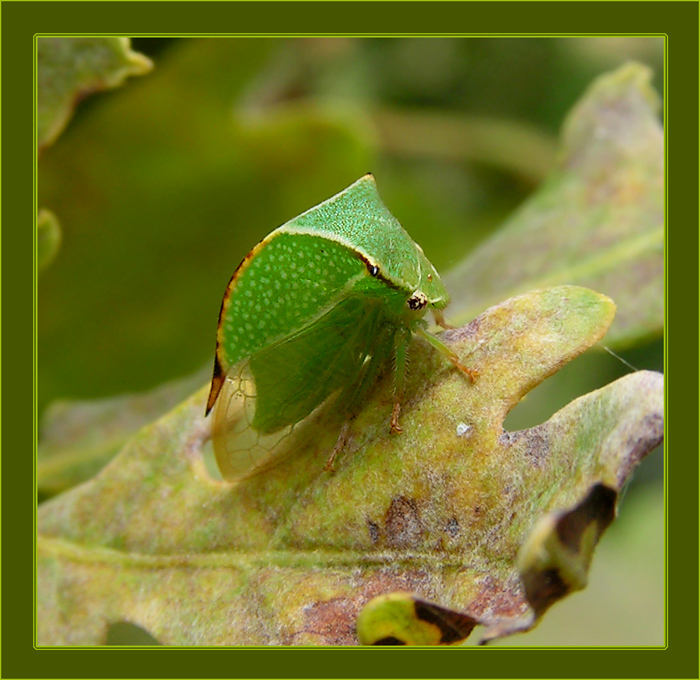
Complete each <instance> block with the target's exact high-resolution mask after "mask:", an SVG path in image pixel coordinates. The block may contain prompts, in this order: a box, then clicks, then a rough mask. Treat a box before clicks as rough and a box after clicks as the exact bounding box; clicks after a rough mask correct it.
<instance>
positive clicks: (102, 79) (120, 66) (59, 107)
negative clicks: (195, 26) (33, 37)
mask: <svg viewBox="0 0 700 680" xmlns="http://www.w3.org/2000/svg"><path fill="white" fill-rule="evenodd" d="M151 68H152V64H151V61H150V60H149V59H148V58H147V57H145V56H143V55H142V54H138V53H137V52H133V51H132V50H131V48H130V41H129V39H128V38H38V39H37V69H38V70H37V78H38V83H37V87H38V89H37V135H38V144H39V149H41V148H43V147H45V146H47V145H49V144H52V143H53V142H54V141H55V139H56V137H58V135H59V134H60V133H61V132H62V130H63V129H64V128H65V126H66V125H67V124H68V120H69V119H70V117H71V115H72V113H73V109H74V108H75V106H76V104H77V103H78V102H79V101H80V100H81V99H82V98H84V97H85V96H87V95H88V94H90V93H91V92H95V91H98V90H106V89H110V88H114V87H117V86H119V85H121V84H122V83H123V82H124V80H125V79H126V78H128V77H129V76H132V75H142V74H144V73H147V72H148V71H150V70H151Z"/></svg>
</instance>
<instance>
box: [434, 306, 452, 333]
mask: <svg viewBox="0 0 700 680" xmlns="http://www.w3.org/2000/svg"><path fill="white" fill-rule="evenodd" d="M432 312H433V318H434V319H435V323H436V324H437V325H438V326H440V328H444V329H445V330H451V329H452V328H454V326H450V324H448V323H447V321H445V315H444V314H443V313H442V310H441V309H435V308H433V309H432Z"/></svg>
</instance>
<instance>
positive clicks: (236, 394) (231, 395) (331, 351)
mask: <svg viewBox="0 0 700 680" xmlns="http://www.w3.org/2000/svg"><path fill="white" fill-rule="evenodd" d="M394 334H395V328H394V327H393V326H391V325H387V324H386V323H385V322H383V321H382V316H381V313H380V308H379V307H378V306H375V305H369V306H368V305H367V304H366V303H362V304H361V305H360V303H359V301H358V300H349V301H347V302H346V303H342V304H339V305H337V306H336V307H335V308H334V309H333V310H331V311H330V312H328V313H327V314H326V315H325V316H324V317H322V319H320V320H318V321H317V322H315V323H314V324H313V326H310V327H309V328H307V329H306V330H304V331H303V332H300V333H298V334H296V335H295V336H293V337H290V338H287V339H285V340H284V341H283V342H280V343H278V344H276V345H272V346H270V347H267V348H265V349H264V350H262V351H261V352H258V353H257V354H255V355H253V356H252V357H250V358H249V359H246V360H244V361H243V362H240V363H239V364H237V365H236V366H235V367H233V369H232V370H231V371H229V374H228V375H227V378H226V381H225V382H224V385H223V387H222V389H221V393H220V394H219V398H218V400H217V402H216V406H215V408H214V421H213V426H212V442H213V446H214V453H215V455H216V460H217V463H218V465H219V469H220V470H221V474H222V475H223V476H224V478H225V479H228V480H232V481H235V480H240V479H244V478H246V477H250V476H252V475H254V474H258V473H259V472H262V471H264V470H267V469H269V468H270V467H272V466H274V465H275V464H277V463H278V462H280V461H281V460H283V459H284V458H286V457H287V456H288V455H290V454H291V453H293V452H294V451H296V450H298V448H299V447H300V446H301V445H302V444H303V443H304V442H305V441H307V439H306V437H308V436H312V434H308V432H309V431H310V428H301V425H302V423H304V422H306V421H307V420H308V419H309V418H311V417H314V416H315V415H316V414H317V413H318V412H319V411H320V410H321V409H323V408H324V407H325V406H326V405H329V402H332V404H331V405H332V406H333V409H331V410H332V411H333V414H334V417H335V418H336V419H338V418H340V419H342V418H343V417H346V418H347V417H350V416H351V415H352V414H353V410H354V409H355V408H356V407H357V404H358V402H359V401H361V400H362V399H364V397H365V396H366V394H367V392H368V390H369V389H370V387H371V386H372V384H373V383H374V382H375V378H376V374H377V372H378V371H379V370H380V369H381V367H382V366H383V365H384V364H385V363H386V360H387V358H388V357H389V356H390V355H391V353H392V349H393V341H394V340H393V339H394ZM341 422H342V421H341ZM302 429H304V436H302V435H301V434H300V433H298V432H295V430H302ZM292 435H294V436H292ZM330 453H331V452H330V451H329V455H330Z"/></svg>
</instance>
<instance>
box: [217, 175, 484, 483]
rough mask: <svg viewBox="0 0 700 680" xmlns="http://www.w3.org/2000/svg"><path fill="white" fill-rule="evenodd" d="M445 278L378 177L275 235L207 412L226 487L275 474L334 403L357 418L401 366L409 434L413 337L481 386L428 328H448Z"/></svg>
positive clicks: (237, 320)
mask: <svg viewBox="0 0 700 680" xmlns="http://www.w3.org/2000/svg"><path fill="white" fill-rule="evenodd" d="M447 302H448V295H447V291H446V290H445V287H444V286H443V284H442V282H441V281H440V277H439V275H438V273H437V271H436V270H435V268H434V267H433V265H432V264H430V262H429V261H428V259H427V258H426V257H425V255H424V254H423V251H422V250H421V248H420V246H418V245H417V244H416V243H414V242H413V240H412V239H411V237H410V236H409V235H408V234H407V233H406V231H405V230H404V228H403V227H402V226H401V225H400V224H399V222H398V221H397V220H396V218H395V217H394V216H393V215H392V214H391V213H390V212H389V210H388V209H387V208H386V206H385V205H384V203H382V200H381V198H380V197H379V193H378V192H377V187H376V184H375V181H374V177H373V176H372V175H365V176H364V177H362V178H361V179H359V180H358V181H357V182H355V183H354V184H352V185H351V186H349V187H348V188H347V189H345V190H344V191H341V192H340V193H339V194H337V195H336V196H333V197H332V198H329V199H328V200H327V201H324V202H323V203H321V204H319V205H317V206H316V207H314V208H311V209H310V210H307V211H306V212H304V213H302V214H301V215H299V216H298V217H295V218H294V219H293V220H290V221H289V222H287V223H285V224H283V225H282V226H281V227H279V228H277V229H275V230H274V231H273V232H272V233H270V234H269V235H268V236H267V237H265V238H264V239H263V240H262V241H261V242H260V243H259V244H258V245H257V246H255V248H253V250H251V251H250V253H249V254H248V255H247V256H246V257H245V258H244V259H243V261H242V262H241V264H240V265H239V266H238V268H237V269H236V271H235V273H234V274H233V276H232V278H231V280H230V282H229V284H228V287H227V288H226V293H225V294H224V299H223V302H222V304H221V312H220V314H219V325H218V331H217V346H216V356H215V360H214V375H213V378H212V384H211V390H210V393H209V399H208V401H207V410H206V412H207V414H208V413H209V411H211V409H212V408H213V407H214V406H215V405H216V408H215V412H214V423H213V427H212V441H213V445H214V452H215V455H216V459H217V462H218V465H219V468H220V470H221V472H222V474H223V476H224V477H225V478H226V479H232V480H235V479H241V478H244V477H247V476H249V475H252V474H255V473H256V472H260V471H261V470H264V469H266V468H268V467H270V466H271V465H273V464H274V463H275V462H276V460H277V459H278V458H279V454H280V451H281V450H282V448H283V447H282V442H283V441H284V440H285V438H286V437H287V435H288V434H289V433H290V432H291V431H292V430H293V429H294V427H295V426H296V425H297V424H298V423H300V422H301V421H302V420H304V419H305V418H306V417H307V416H309V415H310V414H311V413H312V412H314V411H315V410H316V409H317V408H319V407H320V406H321V405H322V404H325V403H327V402H328V401H329V400H331V399H332V400H334V406H333V407H334V409H335V410H336V411H339V412H341V413H343V414H345V415H346V416H347V419H346V422H345V425H343V427H342V429H341V433H340V436H339V438H338V443H337V444H336V447H335V449H334V451H333V453H332V455H331V457H330V458H329V460H328V463H327V465H326V468H327V469H331V468H332V464H333V459H334V458H335V455H336V454H337V453H338V452H339V451H340V450H341V449H342V447H343V445H344V443H345V440H346V439H347V434H348V423H349V419H350V418H351V417H352V416H353V415H354V412H355V411H356V409H357V407H358V405H359V404H361V403H362V401H363V398H364V397H365V396H366V394H367V392H368V391H369V389H370V388H371V386H372V385H373V383H374V381H375V378H376V377H377V374H378V372H379V371H380V370H381V369H382V368H383V367H385V366H386V365H387V364H391V362H393V365H394V387H395V392H394V393H395V399H394V408H393V412H392V415H391V431H392V432H400V431H401V428H400V426H399V411H400V404H401V399H402V396H403V387H404V377H405V369H406V353H407V349H408V344H409V342H410V339H411V336H412V334H413V333H417V334H418V335H420V336H421V337H423V338H424V339H425V340H427V341H428V342H429V343H430V344H431V345H432V346H433V347H434V348H435V349H437V350H438V351H440V352H441V353H442V354H444V355H445V356H446V357H447V358H448V359H449V360H450V361H452V363H453V364H454V365H455V366H456V367H457V368H458V369H460V370H461V371H462V372H464V373H465V374H466V375H468V376H469V377H470V378H471V379H473V378H474V376H475V375H476V372H475V371H472V370H470V369H468V368H466V367H465V366H463V365H462V364H461V363H460V362H459V360H458V358H457V356H456V355H455V354H454V353H453V352H452V351H451V350H450V349H449V348H448V347H446V346H445V345H444V344H443V343H442V342H441V341H440V340H439V339H438V338H436V337H434V336H433V335H431V334H430V333H428V331H427V323H426V322H425V320H424V319H423V317H424V316H425V313H426V312H427V311H428V309H430V310H432V311H433V313H434V315H435V318H436V321H437V322H438V323H439V324H441V325H443V326H444V322H443V320H442V314H441V310H442V309H444V307H445V306H446V305H447Z"/></svg>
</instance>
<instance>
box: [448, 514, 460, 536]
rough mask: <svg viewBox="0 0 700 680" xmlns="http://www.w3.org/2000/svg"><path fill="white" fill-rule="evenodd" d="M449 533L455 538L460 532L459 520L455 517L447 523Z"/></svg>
mask: <svg viewBox="0 0 700 680" xmlns="http://www.w3.org/2000/svg"><path fill="white" fill-rule="evenodd" d="M447 533H448V534H449V535H450V536H451V537H452V538H455V537H456V536H457V535H458V534H459V522H458V521H457V519H456V518H455V517H453V518H452V519H451V520H450V521H449V522H448V523H447Z"/></svg>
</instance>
